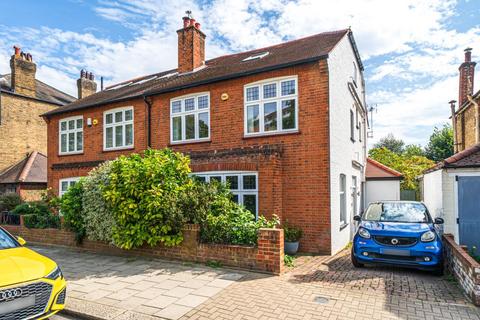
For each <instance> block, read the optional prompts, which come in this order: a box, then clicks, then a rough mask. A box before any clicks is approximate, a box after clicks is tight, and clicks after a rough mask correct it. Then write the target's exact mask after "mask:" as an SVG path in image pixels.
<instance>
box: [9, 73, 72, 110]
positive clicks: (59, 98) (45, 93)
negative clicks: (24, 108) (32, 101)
mask: <svg viewBox="0 0 480 320" xmlns="http://www.w3.org/2000/svg"><path fill="white" fill-rule="evenodd" d="M35 82H36V92H35V98H36V99H38V100H42V101H45V102H49V103H53V104H56V105H59V106H64V105H67V104H69V103H71V102H73V101H75V100H76V98H75V97H72V96H71V95H69V94H66V93H65V92H62V91H60V90H58V89H55V88H54V87H52V86H49V85H48V84H46V83H43V82H42V81H40V80H36V79H35ZM11 83H12V76H11V74H4V75H0V90H1V91H2V92H6V93H11V94H15V91H14V90H13V89H12V85H11Z"/></svg>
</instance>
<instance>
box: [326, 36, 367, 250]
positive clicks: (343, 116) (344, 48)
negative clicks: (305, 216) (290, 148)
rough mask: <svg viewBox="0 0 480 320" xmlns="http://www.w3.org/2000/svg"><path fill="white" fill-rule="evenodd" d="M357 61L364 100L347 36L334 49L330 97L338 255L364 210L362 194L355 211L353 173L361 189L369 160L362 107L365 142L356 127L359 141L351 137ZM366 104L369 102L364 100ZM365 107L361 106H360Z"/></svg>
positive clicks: (334, 242)
mask: <svg viewBox="0 0 480 320" xmlns="http://www.w3.org/2000/svg"><path fill="white" fill-rule="evenodd" d="M354 63H355V66H356V69H357V74H358V79H357V81H356V83H357V88H356V91H357V93H358V96H359V97H360V99H362V100H363V90H364V89H363V84H362V73H361V71H360V70H359V69H358V65H357V62H356V59H355V55H354V51H353V48H352V46H351V43H350V40H349V38H348V36H347V35H346V36H345V37H344V38H343V39H342V40H341V41H340V42H339V43H338V44H337V45H336V47H335V48H334V49H333V50H332V52H331V53H330V54H329V58H328V68H329V98H330V108H329V109H330V110H329V119H330V190H331V202H330V222H331V239H332V240H331V251H332V254H335V253H336V252H338V251H339V250H341V249H342V248H344V247H345V246H346V245H347V244H348V243H349V242H350V240H351V234H352V229H353V220H352V217H353V215H354V214H356V213H358V211H359V210H360V201H361V199H360V198H361V196H357V212H356V213H355V212H352V196H351V194H352V176H356V177H357V189H358V191H360V188H361V182H362V181H364V180H365V178H364V169H363V168H365V161H366V141H365V140H366V136H365V124H366V123H365V118H364V115H363V111H362V112H360V111H361V110H359V119H360V121H361V122H362V128H363V129H362V132H363V133H362V142H360V141H359V140H360V139H359V132H358V130H357V129H356V130H355V142H352V141H351V140H350V110H353V111H354V112H356V110H355V106H354V102H355V100H354V98H353V96H352V94H351V93H350V91H349V88H348V83H349V82H352V79H353V76H354ZM362 104H363V106H365V102H364V101H362ZM360 108H361V107H360ZM352 161H355V162H357V163H360V164H361V165H362V166H363V168H362V169H360V168H358V167H355V166H354V165H353V163H352ZM340 174H345V175H346V183H347V187H346V190H347V205H346V209H347V221H348V222H349V224H348V225H347V226H346V227H345V228H343V229H341V230H340V227H341V226H340V195H339V192H340V186H339V177H340Z"/></svg>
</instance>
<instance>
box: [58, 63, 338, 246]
mask: <svg viewBox="0 0 480 320" xmlns="http://www.w3.org/2000/svg"><path fill="white" fill-rule="evenodd" d="M293 75H297V76H298V89H299V93H298V108H299V112H298V114H299V120H298V126H299V132H297V133H291V134H283V135H272V136H264V137H244V103H243V90H244V85H245V84H248V83H252V82H255V81H259V80H264V79H269V78H274V77H280V76H293ZM205 91H209V92H210V100H211V102H210V124H211V128H210V141H208V142H202V143H188V144H182V145H178V144H175V145H171V144H170V99H172V98H175V97H178V96H181V95H185V94H190V93H195V92H205ZM223 93H227V94H228V95H229V99H228V100H226V101H223V100H222V99H221V98H220V97H221V95H222V94H223ZM152 104H153V106H152V114H151V119H152V147H153V148H157V149H161V148H164V147H167V146H168V147H171V148H172V149H174V150H177V151H181V152H201V151H215V150H225V149H231V148H252V147H258V146H265V145H268V146H272V145H275V146H280V147H281V152H277V153H275V154H271V155H252V154H245V155H241V154H236V155H229V156H223V157H213V158H211V159H195V158H194V159H193V160H192V169H193V171H197V172H198V171H206V170H222V171H223V170H255V171H258V174H259V213H260V214H264V215H266V216H271V215H272V214H277V215H278V216H280V217H281V218H282V221H285V220H286V219H288V221H289V223H290V224H293V225H299V226H300V227H302V228H303V230H304V237H303V239H302V241H301V244H300V250H302V251H306V252H317V253H327V254H328V253H330V247H331V246H330V192H329V191H330V190H329V151H328V150H329V146H328V141H329V130H328V127H329V123H328V112H329V111H328V67H327V63H326V61H325V60H323V61H320V62H318V63H310V64H304V65H300V66H296V67H290V68H285V69H281V70H276V71H271V72H265V73H262V74H258V75H251V76H246V77H242V78H238V79H233V80H227V81H223V82H219V83H214V84H209V85H203V86H199V87H196V88H191V89H185V90H180V91H177V92H174V93H167V94H162V95H158V96H155V97H152ZM129 105H133V106H134V108H135V110H134V117H135V118H134V122H135V124H134V126H135V149H133V150H129V151H127V152H126V151H123V152H103V151H102V148H103V127H102V122H103V112H104V111H106V110H109V109H112V108H116V107H121V106H129ZM80 114H83V115H84V119H85V121H86V118H88V117H91V118H96V119H98V120H99V124H98V125H97V126H95V127H92V128H84V136H85V143H84V145H85V152H84V154H83V155H75V156H58V120H59V119H61V118H65V117H67V116H73V115H80ZM145 119H146V107H145V104H144V102H143V101H142V100H141V99H137V100H135V101H133V102H128V103H114V104H110V105H108V106H102V107H96V108H90V109H85V110H80V111H76V112H71V113H67V114H64V115H61V116H58V115H56V116H53V117H52V118H51V119H50V123H49V124H48V132H49V135H48V137H49V150H48V162H49V177H48V185H49V187H53V188H54V189H57V188H58V180H59V179H60V178H65V177H73V176H80V175H85V174H86V173H87V172H88V171H89V170H90V169H91V168H90V167H83V168H70V169H61V170H60V169H56V170H52V168H51V166H52V164H58V163H68V162H81V161H96V160H105V159H112V158H115V157H116V156H118V155H119V154H121V153H128V152H132V151H135V152H138V151H141V150H143V149H145V148H146V132H145V128H146V121H145Z"/></svg>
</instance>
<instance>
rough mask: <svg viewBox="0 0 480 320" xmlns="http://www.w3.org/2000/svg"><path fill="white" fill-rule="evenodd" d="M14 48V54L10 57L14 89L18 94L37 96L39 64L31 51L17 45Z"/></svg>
mask: <svg viewBox="0 0 480 320" xmlns="http://www.w3.org/2000/svg"><path fill="white" fill-rule="evenodd" d="M13 48H14V54H13V55H12V57H11V59H10V69H11V77H12V80H11V82H12V89H13V90H14V92H16V93H18V94H21V95H24V96H28V97H35V95H36V86H37V84H36V80H35V74H36V71H37V66H36V65H35V63H33V59H32V55H31V54H30V53H26V52H23V51H22V50H21V48H20V46H17V45H15V46H13Z"/></svg>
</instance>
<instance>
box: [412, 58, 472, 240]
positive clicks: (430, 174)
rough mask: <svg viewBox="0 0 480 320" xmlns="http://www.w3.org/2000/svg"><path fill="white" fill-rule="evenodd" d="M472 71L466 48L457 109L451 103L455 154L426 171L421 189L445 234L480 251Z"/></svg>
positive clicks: (451, 102) (425, 200)
mask: <svg viewBox="0 0 480 320" xmlns="http://www.w3.org/2000/svg"><path fill="white" fill-rule="evenodd" d="M474 70H475V62H472V61H471V49H470V48H468V49H466V50H465V61H464V62H463V63H462V64H461V66H460V68H459V71H460V77H459V104H458V108H456V107H455V102H456V101H453V100H452V101H450V105H451V111H452V125H453V129H454V132H453V135H454V147H455V148H454V152H455V154H454V155H453V156H451V157H449V158H447V159H445V160H443V161H441V162H439V163H437V164H436V165H435V166H433V167H432V168H430V169H428V170H426V171H425V172H424V174H423V176H422V178H421V182H422V183H421V187H422V196H423V201H424V202H425V204H426V205H427V207H428V208H429V210H430V212H431V213H432V215H433V216H434V217H441V218H443V219H444V220H445V224H444V231H445V232H446V233H451V234H453V235H454V237H455V241H456V242H457V243H458V244H462V245H467V246H469V247H470V248H471V247H472V246H476V247H478V248H480V235H479V232H478V230H480V215H479V208H480V197H479V194H480V144H479V129H478V128H479V127H478V125H479V112H478V103H479V102H480V91H477V93H475V94H473V77H474Z"/></svg>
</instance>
